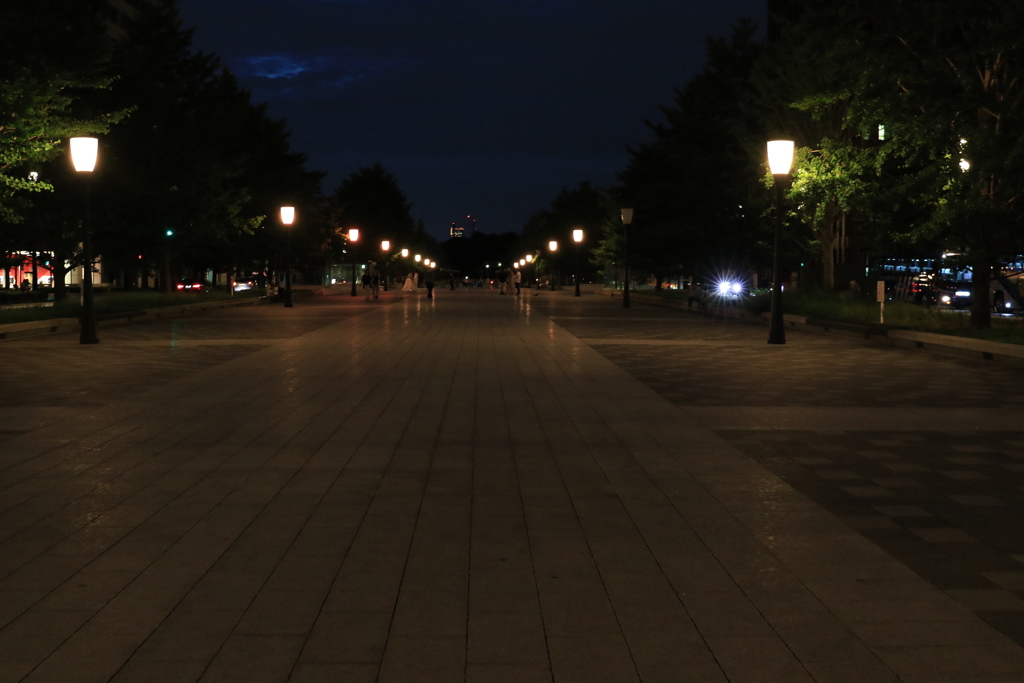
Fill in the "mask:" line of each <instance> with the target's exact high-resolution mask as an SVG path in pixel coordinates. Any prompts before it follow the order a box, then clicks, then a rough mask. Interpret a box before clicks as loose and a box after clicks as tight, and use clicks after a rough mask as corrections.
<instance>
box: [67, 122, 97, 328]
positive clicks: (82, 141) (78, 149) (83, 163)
mask: <svg viewBox="0 0 1024 683" xmlns="http://www.w3.org/2000/svg"><path fill="white" fill-rule="evenodd" d="M98 153H99V140H97V139H96V138H71V163H72V164H74V167H75V170H76V171H78V172H79V173H87V174H88V176H87V178H86V181H85V223H84V224H83V226H82V261H83V266H82V324H81V333H80V334H79V337H78V343H80V344H98V343H99V341H100V340H99V337H97V336H96V302H95V299H94V298H93V291H92V225H91V216H90V207H89V199H90V198H89V194H90V191H91V190H90V187H91V185H92V183H91V179H92V171H93V169H94V168H96V157H97V156H98Z"/></svg>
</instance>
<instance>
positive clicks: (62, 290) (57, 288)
mask: <svg viewBox="0 0 1024 683" xmlns="http://www.w3.org/2000/svg"><path fill="white" fill-rule="evenodd" d="M66 263H67V257H66V255H65V254H64V252H62V251H55V252H53V259H52V260H51V261H50V265H51V268H50V272H51V274H52V275H53V300H54V301H64V300H66V299H67V298H68V286H67V285H66V284H65V282H64V281H65V279H66V278H67V276H68V269H67V267H66V265H65V264H66Z"/></svg>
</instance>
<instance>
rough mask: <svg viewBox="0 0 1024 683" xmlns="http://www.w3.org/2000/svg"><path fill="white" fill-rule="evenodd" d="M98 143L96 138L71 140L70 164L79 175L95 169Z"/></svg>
mask: <svg viewBox="0 0 1024 683" xmlns="http://www.w3.org/2000/svg"><path fill="white" fill-rule="evenodd" d="M99 148H100V141H99V140H97V139H96V138H71V163H72V164H73V165H74V167H75V170H76V171H78V172H79V173H92V171H93V169H94V168H96V157H97V155H98V154H99Z"/></svg>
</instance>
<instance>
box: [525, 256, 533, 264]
mask: <svg viewBox="0 0 1024 683" xmlns="http://www.w3.org/2000/svg"><path fill="white" fill-rule="evenodd" d="M526 262H527V263H533V254H527V255H526Z"/></svg>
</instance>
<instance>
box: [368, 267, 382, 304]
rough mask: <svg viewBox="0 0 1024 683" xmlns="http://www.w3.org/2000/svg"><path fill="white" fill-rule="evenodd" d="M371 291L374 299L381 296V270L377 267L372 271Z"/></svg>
mask: <svg viewBox="0 0 1024 683" xmlns="http://www.w3.org/2000/svg"><path fill="white" fill-rule="evenodd" d="M370 291H371V292H373V298H374V299H376V298H378V297H379V296H380V272H379V271H378V270H377V269H376V268H374V269H373V270H372V271H371V272H370Z"/></svg>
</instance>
